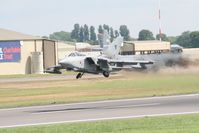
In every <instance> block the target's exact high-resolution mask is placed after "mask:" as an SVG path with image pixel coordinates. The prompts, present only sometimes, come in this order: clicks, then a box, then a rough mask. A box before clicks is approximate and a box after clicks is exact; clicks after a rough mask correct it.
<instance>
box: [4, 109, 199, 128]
mask: <svg viewBox="0 0 199 133" xmlns="http://www.w3.org/2000/svg"><path fill="white" fill-rule="evenodd" d="M186 114H199V111H196V112H181V113H166V114H152V115H137V116H123V117H110V118H97V119H84V120H72V121H59V122H46V123H34V124H21V125H10V126H0V128H14V127H25V126H38V125H52V124H64V123H78V122H92V121H104V120H116V119H133V118H143V117H158V116H173V115H186Z"/></svg>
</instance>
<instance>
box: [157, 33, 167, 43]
mask: <svg viewBox="0 0 199 133" xmlns="http://www.w3.org/2000/svg"><path fill="white" fill-rule="evenodd" d="M160 37H161V40H162V41H169V39H168V38H167V35H166V34H163V33H162V34H161V35H160V34H157V35H156V39H157V40H160Z"/></svg>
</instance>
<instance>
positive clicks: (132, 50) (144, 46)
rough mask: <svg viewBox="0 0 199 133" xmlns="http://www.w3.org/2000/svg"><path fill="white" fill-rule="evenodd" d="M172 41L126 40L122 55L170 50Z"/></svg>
mask: <svg viewBox="0 0 199 133" xmlns="http://www.w3.org/2000/svg"><path fill="white" fill-rule="evenodd" d="M170 50H171V44H170V42H165V41H157V40H154V41H126V42H124V45H123V47H121V54H122V55H136V54H155V53H163V52H166V53H167V52H169V51H170Z"/></svg>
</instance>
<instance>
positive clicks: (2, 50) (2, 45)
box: [0, 41, 21, 63]
mask: <svg viewBox="0 0 199 133" xmlns="http://www.w3.org/2000/svg"><path fill="white" fill-rule="evenodd" d="M20 60H21V44H20V41H3V42H0V63H1V62H19V61H20Z"/></svg>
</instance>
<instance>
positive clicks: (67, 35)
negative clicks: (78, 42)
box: [49, 31, 73, 41]
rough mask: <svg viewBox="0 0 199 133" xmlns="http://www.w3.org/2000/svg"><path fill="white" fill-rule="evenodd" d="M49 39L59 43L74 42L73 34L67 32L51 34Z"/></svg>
mask: <svg viewBox="0 0 199 133" xmlns="http://www.w3.org/2000/svg"><path fill="white" fill-rule="evenodd" d="M49 38H50V39H53V40H59V41H73V40H72V38H71V34H70V33H69V32H65V31H60V32H54V33H53V34H50V36H49Z"/></svg>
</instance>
